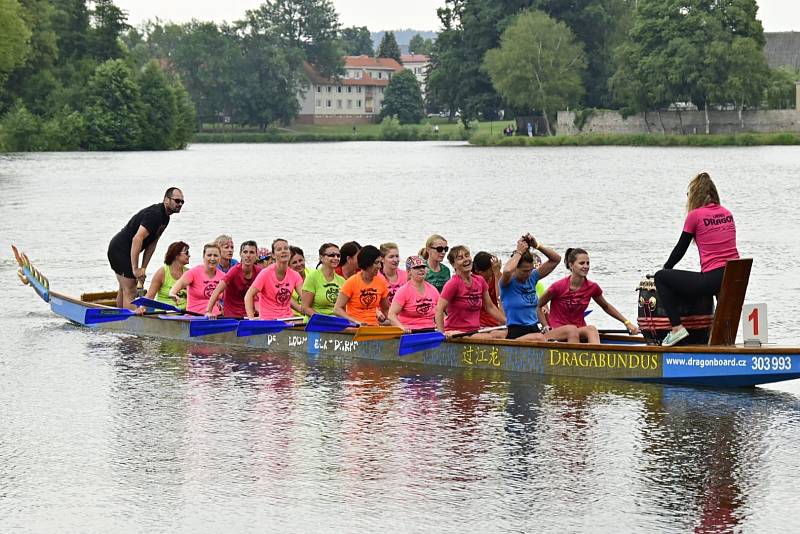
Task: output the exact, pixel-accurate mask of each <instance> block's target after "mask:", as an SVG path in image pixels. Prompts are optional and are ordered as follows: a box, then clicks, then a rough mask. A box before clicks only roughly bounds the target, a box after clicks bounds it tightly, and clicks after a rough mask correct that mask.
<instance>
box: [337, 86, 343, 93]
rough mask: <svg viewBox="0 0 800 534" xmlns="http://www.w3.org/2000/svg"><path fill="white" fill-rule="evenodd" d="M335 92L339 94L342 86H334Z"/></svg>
mask: <svg viewBox="0 0 800 534" xmlns="http://www.w3.org/2000/svg"><path fill="white" fill-rule="evenodd" d="M336 92H337V93H341V92H342V86H341V85H337V86H336Z"/></svg>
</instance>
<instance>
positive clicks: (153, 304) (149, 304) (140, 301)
mask: <svg viewBox="0 0 800 534" xmlns="http://www.w3.org/2000/svg"><path fill="white" fill-rule="evenodd" d="M132 304H135V305H137V306H144V307H145V308H155V309H157V310H164V311H174V312H178V313H184V311H183V310H182V309H180V308H178V307H177V306H173V305H172V304H165V303H163V302H159V301H157V300H153V299H149V298H147V297H139V298H136V299H134V300H133V302H132Z"/></svg>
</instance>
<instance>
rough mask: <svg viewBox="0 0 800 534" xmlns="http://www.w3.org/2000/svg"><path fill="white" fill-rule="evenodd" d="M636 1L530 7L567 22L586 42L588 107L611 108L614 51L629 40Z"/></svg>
mask: <svg viewBox="0 0 800 534" xmlns="http://www.w3.org/2000/svg"><path fill="white" fill-rule="evenodd" d="M635 3H636V0H570V1H565V0H535V1H533V2H531V7H533V8H535V9H538V10H540V11H544V12H545V13H547V14H548V15H549V16H550V17H552V18H554V19H556V20H559V21H561V22H564V23H565V24H566V25H567V26H569V28H570V30H572V32H573V33H574V34H575V38H576V40H578V41H579V42H581V43H583V49H584V50H585V51H586V62H587V64H586V70H585V71H584V73H583V86H584V88H585V90H586V94H585V97H584V100H583V104H584V105H585V106H588V107H610V106H611V105H612V104H613V99H612V98H611V93H610V92H609V89H608V81H609V78H610V77H611V76H612V75H613V74H614V71H615V63H614V50H615V49H616V48H617V47H618V46H619V45H621V44H622V43H624V42H625V41H626V40H627V34H628V31H629V30H630V27H631V24H632V22H633V13H634V4H635Z"/></svg>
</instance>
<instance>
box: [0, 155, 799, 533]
mask: <svg viewBox="0 0 800 534" xmlns="http://www.w3.org/2000/svg"><path fill="white" fill-rule="evenodd" d="M701 170H707V171H708V172H709V173H710V174H711V176H712V177H713V178H714V179H715V181H716V183H717V186H718V188H719V190H720V195H721V197H722V201H723V204H724V205H726V206H727V207H728V208H730V209H731V211H732V212H733V213H734V215H735V217H736V221H737V230H738V245H739V250H740V253H741V254H742V256H744V257H752V258H754V265H753V273H752V275H751V278H750V286H749V289H748V294H747V299H746V301H747V302H753V303H756V302H762V303H767V306H768V313H769V336H770V342H774V343H780V344H794V345H797V344H798V343H800V307H798V300H800V283H798V280H800V264H798V262H797V258H798V257H800V239H798V235H800V223H798V218H797V215H796V212H795V208H794V202H795V201H796V200H797V199H798V198H800V147H753V148H709V149H698V148H619V147H614V148H612V147H597V148H593V147H582V148H572V147H562V148H527V149H526V148H474V147H469V146H466V145H463V144H461V143H436V142H433V143H383V142H369V143H359V142H353V143H333V144H328V143H319V144H289V145H274V144H253V145H235V144H232V145H193V146H191V147H189V149H188V150H185V151H181V152H165V153H139V152H132V153H56V154H11V155H0V251H2V252H1V253H0V274H2V280H4V281H5V287H6V294H5V298H4V299H3V305H2V306H0V335H2V339H3V343H2V346H0V531H2V532H108V531H119V532H221V531H231V532H263V531H267V530H269V531H276V532H309V531H315V532H337V533H338V532H377V531H386V532H426V533H428V532H454V533H456V532H457V533H459V534H463V533H469V532H533V531H537V532H631V531H658V532H686V531H691V530H695V531H697V532H728V531H745V532H796V531H798V530H799V529H800V517H798V515H797V514H796V513H795V508H796V503H797V489H796V488H797V483H796V481H797V477H798V475H799V474H800V425H799V423H800V381H791V382H787V383H781V384H776V385H772V386H768V387H763V388H758V389H757V390H755V391H735V390H707V389H695V388H681V387H669V386H660V385H640V384H629V383H623V382H613V381H591V380H564V379H538V378H533V377H525V376H513V375H509V374H495V373H488V372H478V371H469V370H465V371H456V370H452V371H451V370H447V369H435V368H419V367H409V366H401V365H391V366H385V365H376V364H375V363H371V362H365V361H356V360H354V361H351V362H344V363H339V364H336V365H333V364H330V363H328V364H323V363H321V362H318V361H315V360H313V359H310V358H307V357H305V356H299V355H293V354H281V353H273V354H260V353H257V352H252V351H247V350H244V349H243V350H235V349H226V348H221V347H216V346H212V345H203V344H202V343H197V344H186V343H178V342H164V341H158V340H151V339H141V338H135V337H131V336H122V335H114V334H102V333H96V332H92V331H88V330H86V329H81V328H78V327H75V326H71V325H69V324H66V323H65V322H64V321H63V320H61V319H59V318H57V317H55V316H53V315H52V314H51V313H50V312H49V309H48V308H47V306H46V305H45V304H44V303H43V302H41V301H40V300H38V298H36V297H35V295H34V293H33V292H32V291H31V290H30V289H29V288H26V287H23V286H22V285H21V284H19V283H18V280H17V278H16V275H15V272H16V263H15V262H14V260H13V258H12V256H11V254H10V244H11V243H15V244H17V245H19V246H20V247H21V248H22V249H23V250H25V251H26V252H27V253H28V255H29V256H30V258H31V259H32V260H33V261H34V264H35V265H36V266H37V267H39V268H40V269H41V271H42V272H43V273H44V274H46V275H47V276H48V277H49V279H50V283H51V287H52V288H54V289H56V290H57V291H59V292H62V293H66V294H79V293H81V292H82V291H93V290H103V289H112V288H114V286H115V281H114V277H113V274H112V272H111V270H110V269H109V267H108V265H107V260H106V254H105V250H106V246H107V243H108V240H109V239H110V238H111V236H112V235H113V234H114V233H115V232H116V231H117V230H118V229H119V228H120V227H121V226H122V225H123V224H124V223H125V222H126V221H127V219H128V218H129V217H130V215H131V214H132V213H133V212H135V211H136V210H138V209H140V208H142V207H144V206H146V205H148V204H152V203H155V202H158V201H160V199H161V197H162V195H163V191H164V190H165V189H166V188H167V187H169V186H172V185H176V186H179V187H180V188H181V189H182V190H183V192H184V195H185V197H186V204H185V206H184V208H183V211H182V212H181V213H180V214H178V215H175V216H174V217H173V218H172V221H171V223H170V226H169V228H168V229H167V231H166V234H165V237H164V238H162V240H161V242H160V243H159V247H158V250H157V251H156V253H155V256H154V261H153V262H152V264H153V265H154V266H155V265H158V259H159V258H162V257H163V253H164V251H165V249H166V246H167V244H169V242H170V241H174V240H178V239H182V240H184V241H187V242H188V243H189V244H190V245H191V250H192V253H193V259H194V260H199V259H200V252H201V250H202V245H203V243H205V242H208V241H210V240H212V239H213V238H214V237H215V236H216V235H218V234H220V233H230V234H232V235H233V237H234V240H235V242H236V243H237V247H238V243H240V242H241V241H242V240H244V239H256V240H257V241H258V242H259V243H260V244H262V245H268V244H269V243H270V242H271V241H272V239H274V238H276V237H285V238H287V239H288V240H289V241H290V242H291V243H292V244H295V245H299V246H300V247H302V248H303V249H305V251H306V257H307V259H308V260H309V262H310V263H312V265H313V263H314V261H313V260H314V259H315V258H316V254H315V251H316V249H317V248H318V246H319V245H320V244H321V243H323V242H325V241H333V242H338V243H342V242H344V241H349V240H351V239H355V240H357V241H359V242H360V243H362V244H366V243H372V244H376V245H377V244H379V243H381V242H384V241H395V242H397V243H398V244H399V245H400V252H401V255H402V256H403V257H405V256H406V255H408V254H411V253H413V252H415V251H416V250H418V249H419V248H420V247H421V246H422V244H423V243H424V240H425V238H426V237H427V236H428V235H429V234H431V233H440V234H442V235H444V236H445V237H447V239H448V241H449V244H450V246H453V245H456V244H466V245H468V246H470V247H471V249H472V251H473V253H474V252H476V251H478V250H487V251H489V252H492V253H496V254H499V255H500V256H501V257H502V258H507V257H508V255H509V253H510V252H511V250H513V246H514V243H515V241H516V238H517V237H518V236H519V235H521V234H522V233H524V232H528V231H530V232H531V233H533V234H534V235H535V236H536V237H537V238H539V239H540V240H541V241H542V242H544V243H546V244H547V245H550V246H553V247H554V248H556V249H557V250H559V251H562V252H563V250H564V249H565V248H567V247H568V246H581V247H583V248H586V249H587V250H588V251H589V253H590V256H591V261H592V272H591V273H590V277H591V278H592V279H593V280H595V281H597V282H598V283H599V284H600V285H601V286H602V287H603V289H604V291H605V295H606V297H607V299H608V300H609V301H610V302H611V303H613V304H614V305H615V306H617V307H618V308H619V309H620V310H621V311H622V312H623V314H625V315H627V316H628V317H635V315H636V298H637V294H636V292H635V289H636V286H637V284H638V282H639V280H640V279H641V278H642V277H643V276H644V275H645V274H646V273H652V272H654V271H655V270H657V269H658V267H659V266H660V265H661V264H663V262H664V261H665V260H666V258H667V256H668V255H669V252H670V251H671V249H672V247H673V246H674V244H675V242H676V241H677V238H678V237H679V235H680V231H681V228H682V221H683V216H684V203H685V199H686V195H685V192H686V186H687V184H688V181H689V180H690V178H691V177H692V176H694V175H695V174H696V173H697V172H699V171H701ZM698 263H699V262H698V259H697V252H696V249H695V248H694V246H692V247H690V250H689V252H688V253H687V255H686V257H685V258H684V260H683V261H682V262H681V263H680V264H679V267H682V268H690V269H697V268H698ZM154 269H155V267H153V269H151V272H152V270H154ZM565 274H566V273H565V270H564V269H563V267H560V268H559V269H557V270H556V272H555V273H554V274H553V275H551V280H555V279H557V278H558V277H561V276H564V275H565ZM590 319H592V321H593V322H594V323H595V324H597V325H598V326H600V327H607V328H619V325H618V323H616V322H615V321H614V320H613V319H611V318H610V317H607V316H605V315H604V314H603V313H602V311H601V310H599V309H597V310H595V311H594V313H593V315H591V316H590Z"/></svg>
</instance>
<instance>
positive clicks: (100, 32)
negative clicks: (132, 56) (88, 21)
mask: <svg viewBox="0 0 800 534" xmlns="http://www.w3.org/2000/svg"><path fill="white" fill-rule="evenodd" d="M91 17H92V28H93V31H92V33H91V36H90V41H89V50H90V52H91V54H92V56H93V57H95V58H97V59H99V60H101V61H103V60H106V59H116V58H119V57H122V55H123V52H122V47H121V46H120V38H121V37H122V34H123V33H124V32H125V31H126V30H127V29H128V28H129V27H130V26H128V23H127V16H126V15H125V12H123V11H122V10H121V9H120V8H119V7H117V6H116V5H114V2H113V1H112V0H95V2H94V9H93V10H92V12H91Z"/></svg>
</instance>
